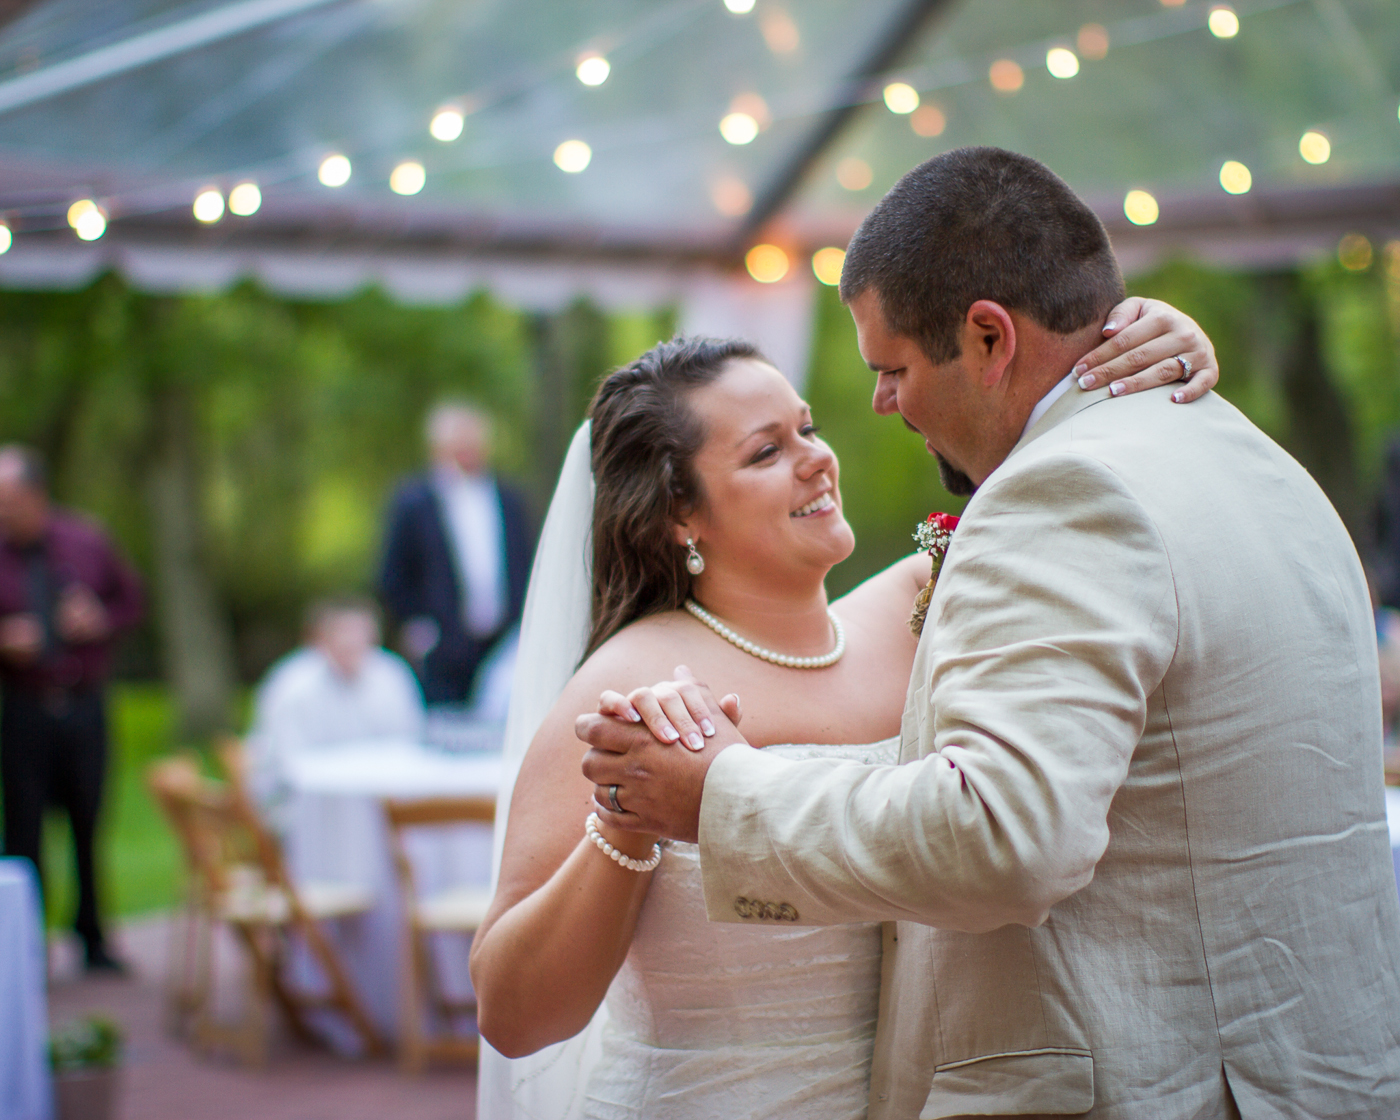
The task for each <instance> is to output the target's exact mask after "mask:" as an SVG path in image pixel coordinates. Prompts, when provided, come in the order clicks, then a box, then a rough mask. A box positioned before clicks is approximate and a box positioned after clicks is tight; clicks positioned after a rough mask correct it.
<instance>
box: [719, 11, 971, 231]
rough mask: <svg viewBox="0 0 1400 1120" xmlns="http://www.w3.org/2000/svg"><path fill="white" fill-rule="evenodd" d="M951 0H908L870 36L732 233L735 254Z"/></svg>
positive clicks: (782, 202)
mask: <svg viewBox="0 0 1400 1120" xmlns="http://www.w3.org/2000/svg"><path fill="white" fill-rule="evenodd" d="M953 2H954V0H908V2H907V3H905V4H904V5H902V6H901V7H900V8H899V9H898V10H897V11H896V12H895V14H894V16H893V17H892V18H891V19H890V22H889V24H888V26H887V27H886V28H885V31H884V33H883V34H881V35H880V36H879V38H877V39H876V40H875V45H874V47H873V48H872V49H871V51H870V53H869V54H868V55H866V57H865V58H863V59H862V60H861V62H860V64H859V65H858V66H856V68H855V69H854V70H853V71H852V72H851V74H850V76H849V77H847V78H846V80H845V81H844V82H843V83H842V84H841V85H840V86H839V87H838V90H839V92H838V95H837V97H836V98H835V99H834V101H833V104H832V106H831V108H830V109H828V110H827V111H826V112H825V113H823V114H822V115H821V117H820V118H818V120H817V122H816V124H815V125H814V126H813V128H812V131H811V132H810V133H809V134H808V135H807V139H806V140H805V141H804V142H803V143H802V145H801V146H800V147H799V148H798V149H797V151H796V153H794V155H793V157H792V158H791V159H790V160H789V161H788V162H787V164H786V165H784V167H783V168H782V169H781V170H780V171H779V172H778V174H777V175H776V176H775V177H774V179H773V182H772V183H771V184H770V185H769V187H768V188H767V190H765V191H764V192H763V194H762V195H760V196H759V198H758V199H757V201H756V202H755V203H754V206H753V209H752V210H750V211H749V214H748V217H747V218H746V219H745V221H744V224H743V225H742V226H741V227H740V229H739V231H738V233H737V234H736V235H735V240H734V243H733V245H732V249H733V252H734V254H735V255H736V256H742V255H743V252H744V250H745V249H746V248H747V246H748V243H749V241H750V239H751V238H752V237H753V236H754V234H756V233H757V232H758V231H759V230H760V229H762V228H763V226H764V225H766V224H767V222H768V220H769V219H770V218H772V217H773V216H774V215H775V214H776V213H777V212H778V211H779V210H781V209H782V208H783V207H784V206H785V205H786V204H787V202H788V200H789V199H790V198H791V197H792V196H793V194H795V193H796V191H797V189H798V188H799V187H800V186H801V185H802V180H803V177H804V176H805V175H806V174H807V172H808V170H809V169H810V168H811V167H812V165H813V164H814V163H816V162H817V160H818V159H820V158H821V156H822V153H823V152H825V151H826V149H827V147H828V146H829V145H830V144H831V142H832V141H833V140H834V139H836V136H837V135H838V134H839V133H840V131H841V129H842V128H844V127H845V125H846V122H847V121H849V120H850V119H851V117H852V116H854V115H855V113H856V111H857V110H859V109H861V108H864V106H865V103H866V99H867V87H868V86H869V84H870V83H871V81H872V80H873V79H876V78H878V77H879V76H880V75H881V74H882V73H883V72H884V71H885V70H887V69H889V67H890V66H892V65H893V64H894V62H895V60H896V59H898V58H899V56H900V55H901V54H903V53H904V52H905V51H906V50H907V49H908V48H909V47H910V46H911V45H912V43H913V40H914V39H915V37H916V36H917V35H918V33H919V32H920V31H921V30H922V29H923V28H924V27H925V25H926V24H927V23H928V22H929V21H930V20H931V19H933V17H934V16H935V15H937V14H939V13H940V12H942V11H943V10H944V9H945V8H949V7H951V6H952V4H953Z"/></svg>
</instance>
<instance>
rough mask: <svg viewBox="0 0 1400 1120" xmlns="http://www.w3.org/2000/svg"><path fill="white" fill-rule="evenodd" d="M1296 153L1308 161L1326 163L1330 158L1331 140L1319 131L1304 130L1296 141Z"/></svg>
mask: <svg viewBox="0 0 1400 1120" xmlns="http://www.w3.org/2000/svg"><path fill="white" fill-rule="evenodd" d="M1298 154H1299V155H1300V156H1302V157H1303V158H1304V159H1305V160H1307V161H1308V162H1309V163H1326V162H1327V161H1328V160H1329V159H1331V158H1332V142H1331V141H1330V140H1328V139H1327V137H1325V136H1324V135H1322V133H1320V132H1312V131H1309V132H1305V133H1303V137H1302V139H1301V140H1299V141H1298Z"/></svg>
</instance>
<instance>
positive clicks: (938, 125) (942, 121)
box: [909, 105, 948, 136]
mask: <svg viewBox="0 0 1400 1120" xmlns="http://www.w3.org/2000/svg"><path fill="white" fill-rule="evenodd" d="M909 127H910V128H912V129H913V130H914V132H915V134H916V135H919V136H942V135H943V130H944V129H945V128H947V127H948V118H947V117H946V116H944V115H943V110H942V109H940V108H939V107H938V106H937V105H920V106H919V107H918V108H917V109H915V110H914V111H913V112H912V113H910V114H909Z"/></svg>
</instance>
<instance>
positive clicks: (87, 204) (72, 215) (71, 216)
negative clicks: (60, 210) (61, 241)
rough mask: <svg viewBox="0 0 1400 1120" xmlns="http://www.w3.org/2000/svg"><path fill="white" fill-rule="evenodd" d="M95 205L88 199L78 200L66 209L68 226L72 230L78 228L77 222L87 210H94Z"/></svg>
mask: <svg viewBox="0 0 1400 1120" xmlns="http://www.w3.org/2000/svg"><path fill="white" fill-rule="evenodd" d="M96 209H97V203H95V202H93V200H92V199H90V198H80V199H78V201H77V202H75V203H73V204H72V205H71V206H69V207H68V224H69V225H70V226H72V227H73V228H74V229H77V228H78V220H79V219H80V218H81V217H82V216H83V215H84V214H86V213H87V212H88V211H89V210H96Z"/></svg>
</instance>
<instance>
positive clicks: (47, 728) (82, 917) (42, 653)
mask: <svg viewBox="0 0 1400 1120" xmlns="http://www.w3.org/2000/svg"><path fill="white" fill-rule="evenodd" d="M141 610H142V599H141V587H140V584H139V582H138V581H137V579H136V576H135V575H134V574H133V573H132V571H131V569H130V568H129V567H128V566H127V564H126V563H125V562H124V561H123V560H122V558H121V556H120V555H119V554H118V553H117V551H116V549H115V548H114V547H113V546H112V544H111V542H110V541H109V540H108V539H107V537H106V535H105V534H104V533H103V532H102V531H101V530H100V529H98V528H97V527H96V526H95V525H93V524H92V523H90V522H88V521H86V520H83V519H82V518H80V517H77V516H75V515H73V514H71V513H68V512H66V511H62V510H57V509H54V508H52V507H51V506H50V505H49V500H48V491H47V486H46V483H45V478H44V470H43V465H42V463H41V462H40V460H39V458H38V456H37V455H36V454H35V453H34V452H33V451H31V450H29V449H28V448H25V447H20V446H18V445H13V444H12V445H9V446H5V447H0V692H2V693H3V703H2V704H0V783H3V798H4V812H5V852H6V854H8V855H15V856H28V857H29V858H30V859H31V860H33V861H34V866H35V867H36V868H42V866H43V864H42V862H41V859H40V838H41V836H42V834H43V820H44V809H45V807H46V806H47V805H50V804H57V805H59V806H60V807H62V808H63V809H65V810H66V811H67V813H68V819H69V822H70V823H71V825H72V827H73V849H74V855H75V857H76V862H77V869H78V913H77V917H76V919H75V921H74V923H73V924H74V928H75V929H76V930H77V932H78V936H80V937H81V938H82V939H83V945H84V948H85V949H86V953H87V958H86V959H87V967H88V968H89V969H90V970H120V968H121V966H120V964H118V963H117V962H116V961H115V960H113V959H112V957H111V956H110V955H109V954H108V952H107V948H106V944H105V943H104V940H103V936H102V923H101V921H100V919H99V917H98V906H97V891H96V884H95V875H94V868H93V836H94V833H95V831H96V827H97V815H98V810H99V809H100V807H101V804H102V786H103V781H104V778H105V776H106V769H107V720H106V711H105V706H104V703H103V695H102V688H103V685H104V684H105V682H106V679H107V664H108V659H109V652H110V649H111V645H112V640H113V638H114V637H115V636H116V634H117V633H118V632H119V631H121V630H123V629H126V628H127V627H129V626H131V625H133V624H134V623H135V622H137V621H138V620H139V618H140V617H141Z"/></svg>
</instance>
